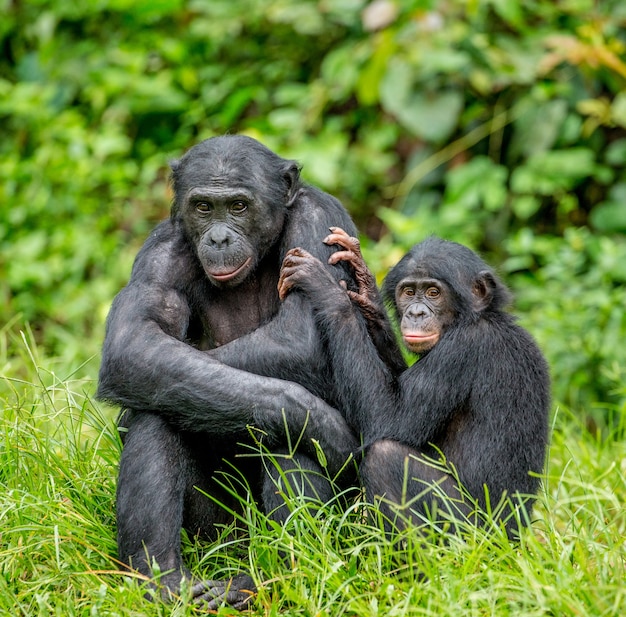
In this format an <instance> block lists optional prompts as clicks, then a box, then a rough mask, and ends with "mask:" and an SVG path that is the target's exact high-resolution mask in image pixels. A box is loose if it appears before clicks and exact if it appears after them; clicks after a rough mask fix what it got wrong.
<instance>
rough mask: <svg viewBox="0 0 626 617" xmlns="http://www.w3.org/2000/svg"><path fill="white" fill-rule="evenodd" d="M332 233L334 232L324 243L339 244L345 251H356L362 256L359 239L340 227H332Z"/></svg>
mask: <svg viewBox="0 0 626 617" xmlns="http://www.w3.org/2000/svg"><path fill="white" fill-rule="evenodd" d="M330 229H331V231H333V230H337V231H334V232H333V233H331V234H330V235H329V236H326V238H324V243H325V244H328V245H332V244H338V245H339V246H341V247H342V248H344V249H348V250H351V251H354V252H355V253H356V254H357V255H360V254H361V243H360V242H359V239H358V238H355V237H354V236H349V235H348V234H347V233H346V232H345V231H344V230H343V229H340V228H338V227H331V228H330Z"/></svg>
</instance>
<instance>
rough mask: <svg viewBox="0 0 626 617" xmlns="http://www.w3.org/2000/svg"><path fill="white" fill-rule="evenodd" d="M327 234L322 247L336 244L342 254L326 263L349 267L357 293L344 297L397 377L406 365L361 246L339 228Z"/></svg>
mask: <svg viewBox="0 0 626 617" xmlns="http://www.w3.org/2000/svg"><path fill="white" fill-rule="evenodd" d="M330 231H331V233H330V235H329V236H327V237H326V238H324V243H325V244H328V245H332V244H336V245H338V246H339V247H340V248H341V249H343V250H341V251H336V252H335V253H333V254H332V255H331V256H330V258H329V260H328V263H330V264H333V265H334V264H337V263H339V262H340V261H345V262H348V263H349V264H350V267H351V268H352V270H353V272H354V278H355V280H356V282H357V285H358V288H359V289H358V291H350V290H348V291H347V293H348V296H349V297H350V299H351V300H352V302H354V304H355V305H356V306H357V308H358V309H359V311H360V312H361V314H362V315H363V317H364V318H365V323H366V325H367V331H368V333H369V335H370V337H371V339H372V342H373V343H374V345H375V346H376V349H377V350H378V353H379V354H380V356H381V358H382V359H383V361H384V362H385V364H386V365H387V366H388V367H389V368H390V369H391V370H392V371H393V373H394V374H395V375H398V374H400V373H401V372H402V371H403V370H404V369H405V368H406V363H405V362H404V359H403V357H402V353H401V352H400V348H399V347H398V343H397V341H396V337H395V334H394V332H393V328H392V327H391V323H390V321H389V319H388V317H387V312H386V311H385V306H384V304H383V301H382V298H381V296H380V292H379V291H378V287H377V286H376V279H375V278H374V275H373V274H372V273H371V272H370V270H369V268H368V267H367V264H366V263H365V260H364V259H363V254H362V253H361V244H360V242H359V240H358V238H355V237H354V236H350V235H349V234H348V233H346V232H345V231H344V230H343V229H341V228H340V227H331V228H330Z"/></svg>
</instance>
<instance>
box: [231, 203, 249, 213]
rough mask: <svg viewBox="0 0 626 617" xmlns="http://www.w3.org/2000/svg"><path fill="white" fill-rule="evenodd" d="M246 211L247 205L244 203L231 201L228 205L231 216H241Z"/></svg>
mask: <svg viewBox="0 0 626 617" xmlns="http://www.w3.org/2000/svg"><path fill="white" fill-rule="evenodd" d="M247 209H248V204H247V203H246V202H245V201H233V203H232V204H231V205H230V211H231V212H232V213H233V214H241V213H242V212H245V211H246V210H247Z"/></svg>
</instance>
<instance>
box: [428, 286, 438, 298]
mask: <svg viewBox="0 0 626 617" xmlns="http://www.w3.org/2000/svg"><path fill="white" fill-rule="evenodd" d="M440 295H441V290H440V289H439V288H438V287H429V288H428V289H427V290H426V297H427V298H432V299H434V298H438V297H439V296H440Z"/></svg>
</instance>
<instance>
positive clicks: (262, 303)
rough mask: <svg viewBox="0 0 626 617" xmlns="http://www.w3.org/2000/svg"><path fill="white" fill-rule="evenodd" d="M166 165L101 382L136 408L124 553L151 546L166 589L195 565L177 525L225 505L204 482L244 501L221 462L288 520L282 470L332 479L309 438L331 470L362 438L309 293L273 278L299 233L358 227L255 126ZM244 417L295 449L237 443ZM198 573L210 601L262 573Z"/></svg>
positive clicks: (211, 530) (135, 560)
mask: <svg viewBox="0 0 626 617" xmlns="http://www.w3.org/2000/svg"><path fill="white" fill-rule="evenodd" d="M172 171H173V186H174V194H175V196H174V202H173V206H172V214H171V218H170V219H169V220H167V221H164V222H163V223H161V224H160V225H159V226H158V227H157V228H156V230H155V231H154V232H153V233H152V235H151V236H150V237H149V238H148V239H147V241H146V243H145V244H144V246H143V248H142V249H141V251H140V252H139V254H138V255H137V258H136V261H135V264H134V266H133V270H132V274H131V278H130V282H129V283H128V285H127V286H126V287H125V288H124V289H123V290H122V291H121V292H120V293H119V294H118V296H117V297H116V298H115V300H114V302H113V306H112V308H111V312H110V315H109V317H108V321H107V333H106V338H105V342H104V348H103V354H102V366H101V369H100V383H99V390H98V396H99V397H100V398H101V399H103V400H107V401H109V402H112V403H115V404H118V405H121V406H122V407H123V408H124V409H125V410H126V412H125V414H124V415H123V417H122V418H121V421H120V424H121V426H122V428H123V430H124V431H125V433H126V434H125V437H124V449H123V454H122V459H121V463H120V471H119V481H118V489H117V526H118V547H119V555H120V558H121V559H122V560H123V561H124V563H126V564H128V565H129V566H131V567H132V568H135V569H137V570H138V571H139V572H141V573H143V574H144V575H146V576H151V575H152V568H151V565H152V562H153V560H154V561H156V562H157V563H158V565H159V569H160V571H161V572H164V573H165V574H163V575H162V576H161V578H160V583H161V584H162V585H163V589H164V590H167V591H171V592H174V593H176V592H177V591H178V589H179V587H180V583H181V579H182V578H183V577H185V578H187V579H190V578H191V577H190V574H189V571H188V570H187V569H186V568H185V567H184V566H183V564H182V559H181V544H180V532H181V528H182V527H184V528H185V529H187V530H189V531H190V532H191V533H194V534H196V533H201V534H204V535H207V536H208V537H209V538H211V537H215V524H216V523H218V524H219V523H223V522H225V521H227V520H228V514H227V513H226V510H224V509H221V508H219V507H218V506H217V505H216V504H215V503H214V502H213V501H212V500H211V499H209V498H207V497H206V496H204V495H203V494H202V493H201V492H199V491H198V489H201V490H202V491H204V492H206V493H208V494H210V495H212V496H213V497H214V498H216V500H218V501H220V502H221V503H224V504H226V505H227V506H228V507H236V504H235V503H233V499H232V498H231V496H230V495H229V494H228V493H227V491H225V490H224V489H223V488H221V486H220V484H219V483H218V482H217V481H216V480H215V477H214V476H215V474H216V472H219V471H220V470H231V466H232V465H234V467H236V468H238V469H239V470H240V471H241V472H242V473H244V474H245V475H246V478H247V480H248V483H249V486H251V487H253V490H254V491H255V494H254V498H255V499H257V500H258V501H259V502H260V503H261V504H262V506H263V507H264V508H265V511H266V512H268V513H272V516H274V518H275V519H277V520H282V519H284V518H285V517H286V515H287V512H286V507H285V505H284V500H283V499H282V497H281V494H280V491H278V490H277V486H276V483H277V482H279V478H282V477H283V476H284V475H285V474H286V475H287V476H288V477H290V478H292V479H293V485H294V487H298V486H300V485H304V488H303V489H301V490H304V493H305V496H312V497H319V498H320V499H322V500H325V499H327V498H329V497H330V496H331V494H332V493H331V485H330V482H329V481H327V480H325V479H324V473H322V471H323V470H322V469H321V467H320V465H319V463H318V462H317V460H318V459H317V457H316V454H315V443H314V441H313V440H315V441H316V442H317V443H319V445H321V447H322V449H323V450H324V453H325V455H326V460H327V470H326V471H327V472H328V474H329V475H331V476H332V475H333V474H337V473H338V471H339V470H340V469H341V468H342V466H343V465H344V463H345V461H346V460H347V459H348V458H349V455H350V452H351V451H352V450H353V449H354V448H356V447H357V446H358V443H357V441H356V439H355V437H354V436H353V433H352V431H351V430H350V427H349V426H348V425H347V423H346V421H345V419H344V418H343V416H342V415H341V414H340V413H339V412H338V411H337V410H336V409H334V406H336V404H337V402H338V399H337V397H336V396H335V392H334V390H333V388H332V383H333V380H332V377H331V375H330V374H329V362H328V357H327V349H326V348H325V346H324V343H323V341H322V339H323V337H322V336H320V333H319V332H318V328H317V325H316V323H315V319H314V316H313V311H312V307H311V306H310V303H309V302H308V301H307V300H306V299H303V298H301V297H298V296H297V295H295V294H294V295H293V297H292V298H289V299H288V300H287V301H286V302H284V303H282V304H281V303H280V301H279V298H278V292H277V283H278V276H279V271H280V265H281V263H282V260H283V257H284V256H285V253H286V251H287V250H288V249H289V248H292V247H294V246H307V248H308V250H309V251H311V252H312V253H313V254H315V255H317V256H318V257H319V258H321V259H323V260H324V261H327V260H328V258H329V256H330V254H331V253H332V250H331V249H330V248H329V247H326V246H324V245H322V244H321V243H320V242H319V241H318V240H317V238H319V237H320V236H321V235H322V234H323V233H324V231H325V230H326V229H327V228H328V225H331V224H341V225H344V226H346V227H347V228H348V229H349V230H351V231H352V232H354V227H353V225H352V222H351V221H350V218H349V216H348V214H347V213H346V211H345V210H344V208H343V207H342V205H341V204H340V203H339V202H338V201H337V200H336V199H334V198H333V197H331V196H330V195H327V194H326V193H323V192H322V191H320V190H318V189H316V188H314V187H312V186H307V185H305V184H303V183H302V182H301V181H300V179H299V169H298V166H297V165H296V163H295V162H293V161H287V160H284V159H282V158H280V157H279V156H277V155H276V154H274V153H273V152H271V151H270V150H268V149H267V148H266V147H264V146H263V145H261V144H260V143H258V142H257V141H255V140H253V139H251V138H248V137H243V136H226V137H216V138H213V139H209V140H207V141H204V142H202V143H200V144H199V145H197V146H196V147H194V148H192V149H191V150H190V151H188V152H187V153H186V154H185V155H184V156H183V157H182V158H181V159H180V160H179V161H176V162H174V163H173V164H172ZM328 276H329V277H330V278H331V279H332V280H333V283H335V284H336V283H337V282H338V281H340V280H343V281H344V285H345V284H347V285H350V284H351V282H350V280H349V279H350V274H349V269H348V268H347V267H346V269H345V270H344V271H341V270H339V269H336V268H331V267H330V266H329V268H328ZM283 380H285V381H283ZM287 380H289V381H287ZM329 384H331V385H329ZM315 395H320V396H323V398H324V399H325V401H326V402H325V401H324V400H322V399H321V398H318V397H317V396H315ZM250 426H252V427H255V428H257V429H259V430H260V431H262V432H263V434H264V441H265V443H266V444H267V445H268V447H270V448H272V451H274V452H286V447H287V444H288V443H296V442H297V441H298V437H299V436H300V435H302V437H303V438H302V440H301V441H300V442H299V450H298V452H296V453H295V455H294V456H292V457H283V458H278V459H277V464H280V465H281V466H282V468H283V469H282V472H281V473H279V472H278V471H277V470H274V471H272V472H267V471H266V470H265V471H264V469H263V465H262V463H261V461H259V460H258V459H254V458H249V457H246V458H237V455H238V454H240V453H242V452H245V451H246V448H245V444H250V442H251V436H250V433H249V427H250ZM287 432H288V433H289V435H287V434H286V433H287ZM289 440H290V441H289ZM248 451H249V450H248ZM301 470H305V472H306V470H310V471H313V472H319V473H308V474H305V473H303V472H302V471H301ZM304 475H306V478H304ZM270 476H273V477H270ZM294 490H295V489H294ZM192 589H193V594H194V596H195V597H196V599H198V600H199V601H203V600H206V602H207V603H208V606H209V607H210V608H214V607H215V606H217V604H218V603H220V602H222V601H226V602H229V603H230V604H232V605H234V606H236V607H241V606H243V605H245V604H246V602H247V601H248V600H249V598H250V593H249V590H251V589H254V584H253V582H252V581H251V579H250V578H249V577H248V576H246V575H242V576H239V577H235V578H234V579H231V580H227V581H200V582H195V583H194V584H193V585H192Z"/></svg>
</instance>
